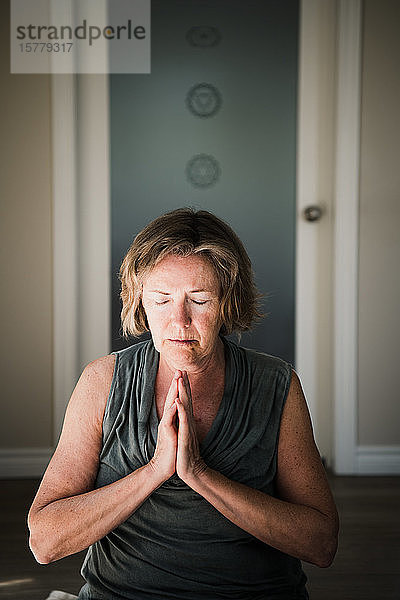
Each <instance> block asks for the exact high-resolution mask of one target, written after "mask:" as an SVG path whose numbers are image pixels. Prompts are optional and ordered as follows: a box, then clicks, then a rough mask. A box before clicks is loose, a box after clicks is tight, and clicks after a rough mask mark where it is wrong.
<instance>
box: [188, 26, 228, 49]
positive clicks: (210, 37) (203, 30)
mask: <svg viewBox="0 0 400 600" xmlns="http://www.w3.org/2000/svg"><path fill="white" fill-rule="evenodd" d="M221 37H222V36H221V34H220V32H219V31H218V29H217V28H216V27H208V26H206V25H200V26H198V27H191V28H190V29H189V31H188V32H187V34H186V39H187V41H188V42H189V44H190V45H191V46H197V47H199V48H209V47H210V46H217V45H218V44H219V43H220V41H221Z"/></svg>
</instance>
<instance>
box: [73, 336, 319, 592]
mask: <svg viewBox="0 0 400 600" xmlns="http://www.w3.org/2000/svg"><path fill="white" fill-rule="evenodd" d="M222 340H223V342H224V346H225V359H226V366H225V389H224V394H223V398H222V401H221V404H220V407H219V410H218V413H217V415H216V417H215V420H214V421H213V423H212V425H211V429H210V430H209V432H208V433H207V435H206V437H205V438H204V439H203V442H202V443H201V444H200V450H201V455H202V457H203V459H204V461H205V462H206V464H207V465H208V466H209V467H211V468H212V469H215V470H216V471H219V472H220V473H222V474H223V475H225V476H226V477H229V478H230V479H232V480H234V481H239V482H241V483H243V484H245V485H247V486H250V487H253V488H256V489H259V490H261V491H263V492H265V493H267V494H271V495H274V494H275V484H274V479H275V473H276V465H277V444H278V435H279V425H280V419H281V414H282V410H283V407H284V403H285V399H286V396H287V393H288V389H289V385H290V379H291V367H290V366H289V365H288V364H287V363H285V362H284V361H282V360H280V359H278V358H275V357H272V356H269V355H266V354H263V353H259V352H255V351H253V350H249V349H245V348H242V347H240V346H238V345H237V344H235V343H233V342H231V341H229V340H227V339H225V338H222ZM115 354H116V363H115V368H114V375H113V379H112V384H111V389H110V394H109V398H108V401H107V406H106V410H105V416H104V422H103V446H102V450H101V454H100V463H99V470H98V474H97V480H96V487H101V486H104V485H107V484H109V483H112V482H114V481H117V480H118V479H121V478H122V477H124V476H125V475H128V474H129V473H131V472H132V471H133V470H135V469H137V468H139V467H141V466H143V465H145V464H146V463H148V462H149V460H150V459H151V457H152V456H153V454H154V450H155V446H156V440H157V427H158V418H157V412H156V406H155V401H154V384H155V378H156V374H157V368H158V360H159V354H158V352H157V351H156V349H155V348H154V344H153V342H152V341H151V340H149V341H145V342H141V343H138V344H135V345H133V346H130V347H129V348H126V349H125V350H121V351H119V352H115ZM82 575H83V577H84V579H85V580H86V585H84V586H83V588H82V589H81V592H80V594H79V598H80V599H81V600H82V599H89V598H90V599H91V600H105V599H107V600H111V599H118V600H119V599H130V600H150V599H151V600H168V599H171V600H223V599H226V600H228V599H230V600H261V599H263V600H264V599H265V600H267V599H268V600H272V599H274V600H275V599H278V598H280V599H287V600H289V599H295V598H296V599H300V598H301V599H304V598H308V595H307V592H306V589H305V581H306V577H305V575H304V573H303V571H302V569H301V563H300V561H299V560H297V559H295V558H292V557H290V556H288V555H287V554H284V553H282V552H280V551H278V550H276V549H274V548H272V547H271V546H268V545H267V544H264V543H263V542H261V541H260V540H258V539H256V538H255V537H253V536H252V535H250V534H249V533H247V532H245V531H244V530H242V529H240V528H239V527H238V526H236V525H234V524H233V523H232V522H231V521H229V520H228V519H227V518H226V517H224V516H223V515H222V514H221V513H219V512H218V511H217V510H216V509H215V508H214V507H213V506H212V505H211V504H209V503H208V502H207V501H206V500H205V499H204V498H203V497H202V496H200V495H199V494H197V493H196V492H194V491H193V490H192V489H191V488H190V487H188V486H187V485H186V484H185V483H184V482H183V481H182V480H181V479H180V478H179V477H178V476H177V475H176V474H175V475H173V476H172V477H171V478H170V479H169V480H168V481H166V482H165V483H164V484H163V485H162V486H161V487H159V488H158V489H157V490H155V491H154V492H153V493H152V494H151V496H150V497H149V498H148V499H147V500H146V501H145V502H144V503H143V504H142V505H141V506H140V507H139V508H138V509H137V510H136V511H135V512H134V513H133V514H132V515H131V516H130V517H129V518H128V519H127V520H126V521H125V522H124V523H122V524H121V525H119V526H118V527H117V528H116V529H114V530H113V531H111V532H110V533H109V534H108V535H106V536H105V537H104V538H102V539H101V540H100V541H98V542H96V543H95V544H93V545H92V546H91V547H90V548H89V550H88V553H87V556H86V559H85V561H84V563H83V566H82Z"/></svg>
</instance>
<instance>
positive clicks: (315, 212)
mask: <svg viewBox="0 0 400 600" xmlns="http://www.w3.org/2000/svg"><path fill="white" fill-rule="evenodd" d="M303 215H304V218H305V220H306V221H310V222H313V221H319V220H320V218H321V217H322V209H321V208H320V207H319V206H315V205H312V206H307V207H306V208H305V209H304V210H303Z"/></svg>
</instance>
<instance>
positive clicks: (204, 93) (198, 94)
mask: <svg viewBox="0 0 400 600" xmlns="http://www.w3.org/2000/svg"><path fill="white" fill-rule="evenodd" d="M221 104H222V97H221V94H220V92H219V90H218V89H217V88H216V87H215V86H214V85H211V83H197V84H196V85H194V86H193V87H192V88H190V90H189V91H188V93H187V95H186V106H187V107H188V109H189V110H190V112H191V113H192V114H193V115H195V116H196V117H203V118H204V117H213V116H214V115H215V114H216V113H217V112H218V111H219V109H220V108H221Z"/></svg>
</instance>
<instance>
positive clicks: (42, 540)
mask: <svg viewBox="0 0 400 600" xmlns="http://www.w3.org/2000/svg"><path fill="white" fill-rule="evenodd" d="M28 527H29V548H30V549H31V552H32V554H33V556H34V557H35V559H36V561H37V562H38V563H39V564H40V565H48V564H49V563H51V562H53V561H54V560H56V557H55V555H54V554H53V553H52V551H51V546H50V543H51V539H50V536H48V535H47V534H46V533H45V532H44V531H43V530H42V528H41V527H40V525H39V524H37V523H35V522H34V519H32V517H31V515H30V516H29V517H28Z"/></svg>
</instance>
